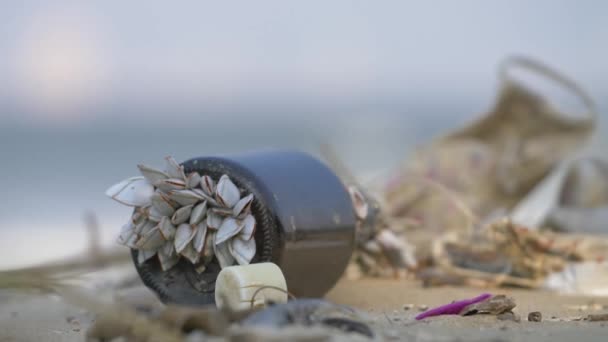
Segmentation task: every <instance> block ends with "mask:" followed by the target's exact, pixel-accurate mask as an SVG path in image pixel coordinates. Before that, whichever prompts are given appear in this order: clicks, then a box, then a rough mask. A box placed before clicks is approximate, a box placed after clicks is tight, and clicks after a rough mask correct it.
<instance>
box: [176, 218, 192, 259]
mask: <svg viewBox="0 0 608 342" xmlns="http://www.w3.org/2000/svg"><path fill="white" fill-rule="evenodd" d="M195 233H196V231H195V230H194V229H193V228H192V226H190V225H189V224H187V223H182V224H180V225H179V227H177V230H176V231H175V251H176V252H177V253H178V254H179V253H181V252H182V251H183V250H184V249H185V248H186V246H187V245H188V244H189V243H190V241H192V239H193V238H194V234H195Z"/></svg>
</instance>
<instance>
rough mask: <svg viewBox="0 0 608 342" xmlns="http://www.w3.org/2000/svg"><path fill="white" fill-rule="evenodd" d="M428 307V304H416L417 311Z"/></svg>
mask: <svg viewBox="0 0 608 342" xmlns="http://www.w3.org/2000/svg"><path fill="white" fill-rule="evenodd" d="M428 309H429V306H428V305H424V304H420V305H418V311H426V310H428Z"/></svg>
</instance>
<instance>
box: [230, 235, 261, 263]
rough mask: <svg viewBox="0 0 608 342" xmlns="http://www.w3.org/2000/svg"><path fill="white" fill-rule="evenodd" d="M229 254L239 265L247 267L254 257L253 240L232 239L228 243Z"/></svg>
mask: <svg viewBox="0 0 608 342" xmlns="http://www.w3.org/2000/svg"><path fill="white" fill-rule="evenodd" d="M228 244H229V245H228V247H229V250H230V254H232V256H233V257H234V259H235V260H236V262H238V263H239V265H248V264H249V263H250V262H251V260H252V259H253V257H254V256H255V240H253V239H251V240H242V239H238V238H237V239H232V240H230V241H229V242H228Z"/></svg>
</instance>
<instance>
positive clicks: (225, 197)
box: [215, 175, 241, 208]
mask: <svg viewBox="0 0 608 342" xmlns="http://www.w3.org/2000/svg"><path fill="white" fill-rule="evenodd" d="M215 192H216V193H215V196H216V198H217V202H218V203H219V204H221V205H222V206H224V207H228V208H232V207H233V206H234V205H235V204H236V203H237V202H238V201H239V199H241V192H240V191H239V188H237V187H236V185H234V183H232V181H231V180H230V177H228V176H227V175H223V176H222V177H220V181H219V182H218V183H217V188H216V190H215Z"/></svg>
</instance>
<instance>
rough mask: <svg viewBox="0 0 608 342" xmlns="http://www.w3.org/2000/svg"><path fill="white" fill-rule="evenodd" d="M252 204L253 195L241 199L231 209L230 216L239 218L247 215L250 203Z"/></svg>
mask: <svg viewBox="0 0 608 342" xmlns="http://www.w3.org/2000/svg"><path fill="white" fill-rule="evenodd" d="M252 202H253V194H249V195H247V196H245V197H243V198H241V199H240V200H239V201H238V202H236V204H235V205H234V208H233V209H232V215H234V216H235V217H239V216H242V215H245V214H248V213H249V210H250V209H251V203H252Z"/></svg>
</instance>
